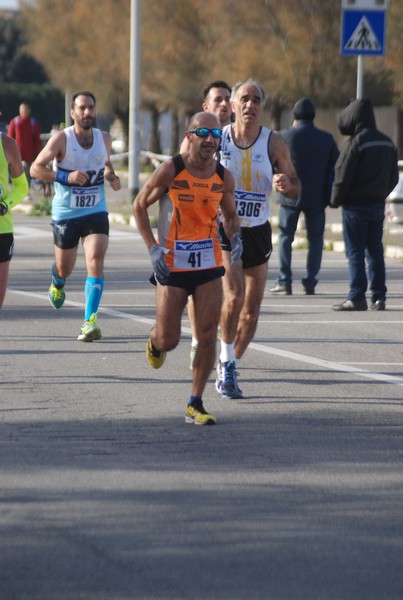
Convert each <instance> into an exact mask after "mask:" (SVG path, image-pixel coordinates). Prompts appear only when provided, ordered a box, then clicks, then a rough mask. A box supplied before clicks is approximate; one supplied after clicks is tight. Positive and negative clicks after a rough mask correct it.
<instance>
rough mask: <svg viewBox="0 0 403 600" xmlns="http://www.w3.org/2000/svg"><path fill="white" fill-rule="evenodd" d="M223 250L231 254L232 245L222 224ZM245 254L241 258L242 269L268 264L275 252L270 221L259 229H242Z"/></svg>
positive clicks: (259, 226) (258, 227)
mask: <svg viewBox="0 0 403 600" xmlns="http://www.w3.org/2000/svg"><path fill="white" fill-rule="evenodd" d="M220 236H221V249H222V250H223V251H224V252H231V244H230V242H229V239H228V238H227V236H226V235H225V231H224V227H223V225H222V223H220ZM241 238H242V243H243V252H242V256H241V260H242V268H243V269H250V268H251V267H258V266H259V265H263V264H264V263H266V262H267V261H268V260H269V258H270V255H271V253H272V250H273V246H272V241H271V225H270V223H269V221H267V222H266V223H264V224H263V225H258V226H257V227H241Z"/></svg>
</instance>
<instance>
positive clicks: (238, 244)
mask: <svg viewBox="0 0 403 600" xmlns="http://www.w3.org/2000/svg"><path fill="white" fill-rule="evenodd" d="M230 243H231V265H233V264H234V263H236V262H237V260H239V259H240V258H241V256H242V252H243V244H242V240H241V236H240V235H239V233H235V234H234V235H233V236H232V238H231V242H230Z"/></svg>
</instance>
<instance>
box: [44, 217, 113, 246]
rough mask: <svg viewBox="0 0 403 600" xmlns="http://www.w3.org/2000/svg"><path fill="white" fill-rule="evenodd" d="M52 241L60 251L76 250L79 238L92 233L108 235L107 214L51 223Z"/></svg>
mask: <svg viewBox="0 0 403 600" xmlns="http://www.w3.org/2000/svg"><path fill="white" fill-rule="evenodd" d="M52 228H53V241H54V244H55V246H57V247H58V248H61V249H62V250H67V249H69V248H76V247H77V246H78V243H79V241H80V239H81V238H84V237H86V236H87V235H91V234H93V233H104V234H105V235H109V219H108V213H107V212H99V213H95V214H94V215H88V216H86V217H79V218H78V219H64V220H63V221H52Z"/></svg>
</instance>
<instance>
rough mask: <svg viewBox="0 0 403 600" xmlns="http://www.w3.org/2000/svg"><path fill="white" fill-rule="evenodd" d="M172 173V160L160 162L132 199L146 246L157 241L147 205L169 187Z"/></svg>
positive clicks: (149, 246)
mask: <svg viewBox="0 0 403 600" xmlns="http://www.w3.org/2000/svg"><path fill="white" fill-rule="evenodd" d="M174 175H175V168H174V164H173V161H172V160H168V161H166V162H164V163H162V164H161V165H160V166H159V167H158V168H157V169H156V170H155V171H154V173H153V174H152V175H151V177H150V178H149V179H148V180H147V181H146V182H145V184H144V185H143V187H142V189H141V190H140V191H139V193H138V194H137V196H136V198H135V200H134V203H133V215H134V218H135V220H136V223H137V227H138V230H139V233H140V235H141V236H142V238H143V240H144V242H145V244H146V246H147V248H151V246H154V244H156V243H157V240H156V239H155V237H154V234H153V231H152V228H151V224H150V218H149V216H148V207H149V206H151V205H152V204H154V203H155V202H157V201H158V200H159V199H160V198H161V197H162V195H163V194H164V193H165V191H166V189H167V188H169V187H170V185H171V183H172V181H173V178H174Z"/></svg>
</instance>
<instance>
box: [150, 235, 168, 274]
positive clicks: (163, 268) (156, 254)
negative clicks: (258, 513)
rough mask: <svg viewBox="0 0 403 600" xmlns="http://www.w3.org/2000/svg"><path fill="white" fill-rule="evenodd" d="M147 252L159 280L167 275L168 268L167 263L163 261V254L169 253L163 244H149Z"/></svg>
mask: <svg viewBox="0 0 403 600" xmlns="http://www.w3.org/2000/svg"><path fill="white" fill-rule="evenodd" d="M148 252H149V254H150V258H151V262H152V265H153V269H154V273H155V274H156V276H157V277H158V278H159V279H161V280H163V279H165V278H166V277H168V275H169V273H170V270H169V267H168V265H167V263H166V262H165V258H164V256H165V254H169V250H167V249H166V248H164V247H163V246H160V245H159V244H154V246H151V248H149V250H148Z"/></svg>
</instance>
